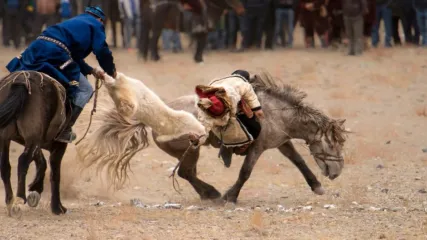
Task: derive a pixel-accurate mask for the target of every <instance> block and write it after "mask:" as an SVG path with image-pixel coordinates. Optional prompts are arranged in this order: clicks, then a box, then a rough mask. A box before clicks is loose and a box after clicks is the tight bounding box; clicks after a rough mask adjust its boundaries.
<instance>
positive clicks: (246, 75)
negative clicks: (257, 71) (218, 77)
mask: <svg viewBox="0 0 427 240" xmlns="http://www.w3.org/2000/svg"><path fill="white" fill-rule="evenodd" d="M233 74H237V75H240V76H242V77H244V78H245V79H246V80H247V81H249V77H250V75H249V72H248V71H245V70H240V69H239V70H236V71H234V72H233V73H232V75H233Z"/></svg>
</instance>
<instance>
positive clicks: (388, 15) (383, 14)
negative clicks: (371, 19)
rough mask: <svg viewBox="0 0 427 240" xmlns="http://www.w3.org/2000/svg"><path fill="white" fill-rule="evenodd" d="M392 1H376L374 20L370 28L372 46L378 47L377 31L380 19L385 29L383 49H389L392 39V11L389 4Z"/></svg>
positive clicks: (378, 37)
mask: <svg viewBox="0 0 427 240" xmlns="http://www.w3.org/2000/svg"><path fill="white" fill-rule="evenodd" d="M392 1H393V0H376V14H375V15H376V18H375V24H374V26H373V28H372V46H374V47H378V43H379V42H380V36H379V30H380V23H381V19H383V20H384V27H385V42H384V45H385V47H391V38H392V11H391V6H390V4H391V3H392Z"/></svg>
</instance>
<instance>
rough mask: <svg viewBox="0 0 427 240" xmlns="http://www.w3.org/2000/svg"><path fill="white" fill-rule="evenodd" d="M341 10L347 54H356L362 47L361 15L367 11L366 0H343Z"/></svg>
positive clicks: (359, 52)
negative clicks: (347, 41)
mask: <svg viewBox="0 0 427 240" xmlns="http://www.w3.org/2000/svg"><path fill="white" fill-rule="evenodd" d="M342 10H343V15H344V24H345V30H346V33H347V37H348V39H349V44H348V45H349V53H348V54H349V55H358V54H361V53H362V49H363V15H364V14H365V13H366V12H368V5H367V3H366V0H343V2H342Z"/></svg>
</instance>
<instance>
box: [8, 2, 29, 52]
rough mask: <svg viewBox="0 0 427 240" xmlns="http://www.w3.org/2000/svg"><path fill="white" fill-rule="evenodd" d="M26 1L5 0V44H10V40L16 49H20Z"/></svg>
mask: <svg viewBox="0 0 427 240" xmlns="http://www.w3.org/2000/svg"><path fill="white" fill-rule="evenodd" d="M25 6H26V1H19V0H5V7H4V11H5V12H4V25H3V45H4V46H5V47H9V46H10V41H12V42H13V45H14V47H15V48H16V49H19V47H20V45H21V36H22V34H21V29H22V28H21V27H20V26H21V25H22V24H21V22H22V13H23V12H24V7H25Z"/></svg>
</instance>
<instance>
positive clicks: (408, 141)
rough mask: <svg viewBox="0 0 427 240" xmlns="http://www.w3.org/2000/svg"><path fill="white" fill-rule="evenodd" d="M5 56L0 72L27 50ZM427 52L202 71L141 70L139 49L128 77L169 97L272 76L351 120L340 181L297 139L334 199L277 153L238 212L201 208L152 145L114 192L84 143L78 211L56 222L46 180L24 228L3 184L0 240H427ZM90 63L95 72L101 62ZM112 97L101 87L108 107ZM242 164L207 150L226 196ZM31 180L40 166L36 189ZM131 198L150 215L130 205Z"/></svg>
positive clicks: (72, 173) (65, 178)
mask: <svg viewBox="0 0 427 240" xmlns="http://www.w3.org/2000/svg"><path fill="white" fill-rule="evenodd" d="M298 42H300V43H301V41H298ZM0 52H1V54H0V65H1V66H5V65H6V64H7V62H8V61H9V60H10V59H11V58H12V57H13V56H15V55H17V54H18V53H19V51H16V50H11V49H0ZM426 54H427V51H426V50H423V49H418V48H407V47H402V48H395V49H384V48H379V49H373V50H370V51H369V52H367V53H365V54H364V55H363V56H360V57H348V56H346V55H345V50H341V51H333V50H321V49H315V50H305V49H303V48H302V46H298V45H297V46H296V48H295V49H292V50H284V49H279V50H276V51H257V52H255V51H254V52H248V53H244V54H232V53H229V52H225V51H222V52H208V53H207V54H206V56H205V58H206V59H205V60H206V62H205V64H204V65H197V64H194V63H193V61H192V58H191V56H192V52H191V50H190V49H187V50H186V51H185V52H184V53H180V54H172V53H166V52H163V55H162V56H163V59H162V61H161V62H160V63H143V62H142V61H139V60H138V59H137V57H136V53H135V52H128V51H125V50H122V49H118V50H114V55H115V59H116V62H117V68H118V70H119V71H122V72H124V73H126V74H127V75H130V76H132V77H134V78H137V79H140V80H141V81H143V82H144V83H145V84H146V85H147V86H148V87H150V88H152V89H153V90H154V91H155V92H156V93H158V94H159V95H160V96H161V97H162V98H163V99H165V100H172V99H174V98H176V97H179V96H182V95H187V94H191V93H192V91H193V88H194V86H195V85H196V84H199V83H206V82H208V81H209V80H210V79H212V78H214V77H220V76H224V75H227V74H229V73H231V72H232V71H234V70H235V69H237V68H245V69H248V70H249V71H251V72H252V73H256V72H259V71H262V70H266V71H268V72H270V73H271V74H272V75H274V76H275V77H280V78H282V79H283V80H284V81H286V82H287V83H289V84H292V85H294V86H298V87H300V88H301V89H302V90H304V91H306V92H307V93H308V97H307V100H306V101H307V102H309V103H312V104H314V106H316V107H318V108H320V109H321V110H323V111H324V112H325V113H327V114H328V115H329V116H331V117H334V118H345V119H347V121H346V127H347V128H349V129H350V130H351V131H354V133H353V134H351V135H350V136H349V139H348V141H347V142H346V146H345V147H346V149H345V168H344V170H343V173H342V174H341V176H340V177H338V178H337V179H335V180H334V181H331V180H329V179H327V178H325V177H323V176H322V175H321V173H320V169H319V168H318V167H317V165H316V164H315V162H314V160H313V159H312V157H311V156H310V154H309V152H308V150H307V149H306V147H304V145H303V144H302V143H301V141H298V140H296V141H295V143H296V146H297V148H298V151H299V152H300V153H301V154H302V155H303V157H304V158H305V159H306V161H307V163H308V165H309V167H310V168H311V169H312V170H313V172H315V174H316V176H317V177H318V179H319V180H320V181H321V183H322V184H323V186H324V188H325V190H326V193H325V195H323V196H318V195H315V194H314V193H312V192H311V190H310V188H309V187H308V185H307V184H306V183H305V180H304V178H303V177H302V175H301V174H300V173H299V171H298V170H297V169H296V167H294V166H293V165H292V164H291V163H290V162H289V161H288V160H287V159H286V158H285V157H284V156H282V155H281V154H280V153H279V152H278V151H277V150H269V151H267V152H265V153H264V154H263V155H262V156H261V159H260V160H259V161H258V163H257V165H256V166H255V169H254V171H253V173H252V175H251V178H250V179H249V181H248V182H247V183H246V185H245V186H244V187H243V189H242V191H241V193H240V196H239V199H238V203H237V205H233V204H227V205H217V204H215V203H212V202H209V201H207V202H205V201H203V202H202V201H201V200H200V199H199V197H198V195H197V193H196V192H195V191H194V190H193V188H192V187H191V185H190V184H188V183H187V182H186V181H185V180H183V179H180V178H179V179H178V181H179V183H180V186H181V189H182V192H181V194H178V193H177V192H175V191H174V190H173V187H172V181H171V179H170V178H169V177H168V176H169V175H170V173H171V168H172V167H174V166H175V164H176V160H175V159H173V158H172V157H170V156H169V155H166V154H165V153H164V152H162V151H161V150H159V149H158V148H157V147H156V146H155V145H154V143H152V145H151V146H150V147H149V148H148V149H145V150H144V151H142V152H141V153H140V154H139V155H137V156H136V157H134V159H133V160H132V170H133V174H132V175H131V179H130V181H129V183H128V184H127V185H126V187H125V188H123V189H121V190H119V191H116V192H113V191H111V190H108V186H107V184H105V181H102V179H101V178H100V177H97V176H96V175H95V174H94V173H93V172H91V171H86V172H83V173H80V172H79V171H78V160H77V159H76V155H75V146H74V145H70V146H69V148H68V150H67V152H66V155H65V158H64V161H63V162H64V163H63V167H62V174H63V175H62V182H61V187H62V188H61V194H62V199H63V204H64V205H65V206H66V207H67V208H68V210H69V212H68V213H67V214H66V215H63V216H54V215H52V214H51V213H50V210H49V199H50V185H49V177H46V180H45V185H46V187H45V192H44V193H43V194H42V199H41V202H40V204H39V206H38V207H37V208H30V207H28V206H25V207H24V208H23V216H22V218H21V219H13V218H9V217H8V216H7V214H6V210H5V203H4V202H3V199H4V190H3V184H0V198H1V199H2V200H1V201H0V207H1V209H2V211H0V239H1V240H3V239H56V240H59V239H159V240H166V239H171V240H172V239H211V240H213V239H361V240H364V239H427V192H426V190H427V138H426V133H427V99H426V94H427V82H426V76H427V60H426V57H425V56H426ZM88 62H89V63H91V64H92V65H93V66H96V65H97V64H96V60H95V59H94V58H93V57H90V58H89V60H88ZM5 74H6V72H5V71H4V69H2V72H1V75H5ZM90 80H91V82H92V83H93V82H94V79H92V78H91V79H90ZM107 98H108V95H107V94H106V92H105V89H104V90H102V92H101V95H100V101H101V102H102V101H105V99H107ZM91 106H92V102H91V103H89V104H88V106H87V107H86V108H85V112H84V115H83V116H82V117H81V118H80V120H79V122H78V124H77V125H78V126H77V130H78V133H79V137H80V136H81V135H82V134H83V132H84V130H85V128H86V126H87V123H88V119H89V118H88V116H89V112H90V110H91ZM423 149H424V151H423ZM21 152H22V147H21V146H18V145H16V144H14V145H12V147H11V162H12V171H13V172H12V173H13V177H12V179H13V187H14V191H16V173H17V168H16V164H17V158H18V156H19V155H20V154H21ZM242 162H243V158H242V157H236V156H235V157H234V159H233V163H232V166H231V167H230V168H225V167H224V166H223V164H222V162H221V161H220V160H219V159H218V158H217V150H215V149H213V148H206V147H205V148H204V149H203V150H202V154H201V158H200V160H199V170H198V173H199V176H200V178H201V179H203V180H205V181H207V182H208V183H211V184H213V185H214V186H215V187H217V188H218V190H220V191H221V192H223V193H224V192H225V191H226V190H227V189H228V188H229V187H230V186H231V185H232V184H233V183H234V182H235V180H236V179H237V176H238V172H239V169H240V166H241V164H242ZM48 171H49V170H48ZM33 176H34V166H33V164H32V165H31V166H30V172H29V174H28V179H27V181H28V183H29V182H30V180H32V178H33ZM47 176H49V175H47ZM131 199H139V200H140V202H141V203H143V204H145V205H148V206H151V207H149V208H147V207H146V208H140V207H137V206H132V205H131V204H130V200H131ZM165 202H170V203H178V204H181V209H164V208H162V207H161V206H163V204H164V203H165ZM97 203H98V204H97ZM156 205H159V206H160V207H157V206H156ZM325 205H326V206H325ZM330 205H332V206H330Z"/></svg>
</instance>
